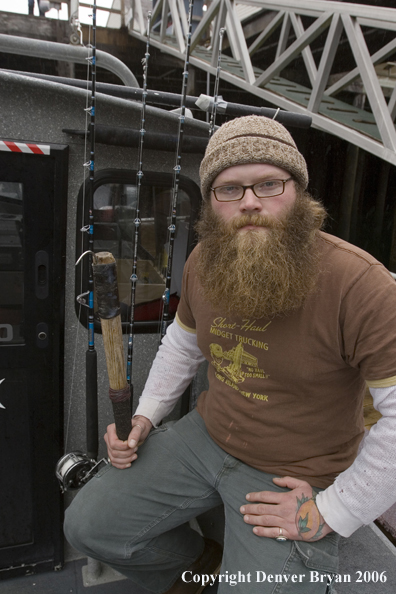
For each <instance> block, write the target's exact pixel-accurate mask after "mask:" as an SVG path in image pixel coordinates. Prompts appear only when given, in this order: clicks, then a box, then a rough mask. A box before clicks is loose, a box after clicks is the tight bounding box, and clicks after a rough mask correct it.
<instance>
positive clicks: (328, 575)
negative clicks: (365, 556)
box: [65, 116, 396, 594]
mask: <svg viewBox="0 0 396 594" xmlns="http://www.w3.org/2000/svg"><path fill="white" fill-rule="evenodd" d="M200 177H201V189H202V196H203V203H204V204H203V212H202V217H201V220H200V222H199V225H198V233H199V239H200V241H199V244H198V246H197V248H196V249H195V250H194V251H193V252H192V254H191V256H190V258H189V259H188V261H187V263H186V266H185V270H184V275H183V287H182V295H181V300H180V304H179V308H178V311H177V315H176V320H175V322H174V323H173V324H172V325H171V326H170V327H169V329H168V332H167V334H166V336H165V337H164V340H163V343H162V345H161V347H160V349H159V352H158V355H157V357H156V359H155V361H154V363H153V367H152V370H151V373H150V376H149V378H148V381H147V384H146V387H145V390H144V392H143V394H142V396H141V399H140V402H139V406H138V409H137V411H136V415H135V416H134V417H133V419H132V427H133V428H132V431H131V434H130V436H129V440H128V443H127V442H120V441H119V440H118V439H117V437H116V434H115V429H114V425H111V426H109V427H108V431H107V434H106V436H105V440H106V443H107V447H108V454H109V458H110V460H111V463H112V466H108V467H107V468H106V469H105V470H104V471H103V473H100V474H99V475H98V476H97V477H96V478H95V479H93V480H92V481H91V482H89V483H88V484H87V485H86V486H85V487H84V489H83V490H82V491H81V492H80V493H79V494H78V496H77V497H76V498H75V500H74V502H73V504H72V506H71V507H70V508H69V510H67V514H66V524H65V531H66V536H67V538H68V539H69V540H70V542H71V544H73V545H74V546H75V547H76V548H77V549H79V550H82V551H84V552H85V553H86V554H87V555H88V556H90V557H94V558H96V559H100V560H101V561H103V562H105V563H108V564H109V565H111V566H112V567H114V568H115V569H117V570H119V571H120V572H121V573H123V574H124V575H126V576H127V577H129V578H130V579H131V580H133V581H134V582H135V583H137V584H139V585H140V586H143V587H144V588H146V590H148V591H151V592H156V593H162V592H171V593H182V592H185V593H191V594H194V593H198V592H201V591H202V590H203V589H204V587H205V585H206V584H208V583H212V581H213V580H214V578H215V575H216V572H218V571H219V576H218V583H219V587H218V592H219V593H221V594H224V593H225V592H228V591H229V590H230V588H232V587H234V586H235V585H237V591H238V592H242V593H246V594H258V593H260V594H270V593H273V592H278V591H282V592H292V593H295V594H298V593H300V594H325V592H326V591H327V590H328V591H330V588H331V582H332V579H333V576H334V574H336V573H337V567H338V565H337V563H338V552H337V547H338V539H339V535H340V534H341V535H343V536H349V535H350V534H352V533H353V532H354V531H355V530H356V529H357V528H359V527H360V526H361V525H363V524H365V523H369V522H371V521H372V520H373V519H375V518H377V517H378V516H379V515H380V514H381V513H382V512H384V511H385V510H386V509H388V508H389V507H390V506H391V505H392V504H393V502H394V500H395V498H396V497H395V493H396V469H395V460H396V439H395V433H396V431H395V425H396V413H395V411H396V388H395V384H396V285H395V282H394V280H393V279H392V277H391V275H390V274H389V273H388V271H387V270H386V269H385V268H384V267H383V266H382V265H381V264H380V263H379V262H377V261H376V260H375V259H374V258H372V257H371V256H370V255H369V254H367V253H365V252H363V251H362V250H360V249H358V248H356V247H354V246H352V245H350V244H347V243H346V242H344V241H342V240H340V239H337V238H336V237H333V236H331V235H328V234H326V233H324V232H323V231H321V230H320V229H321V227H322V224H323V221H324V218H325V211H324V209H323V207H322V206H321V205H320V204H319V203H318V202H315V201H314V200H313V199H312V198H311V197H310V196H309V195H308V194H307V193H306V188H307V185H308V173H307V168H306V163H305V160H304V158H303V156H302V155H301V154H300V152H299V151H298V149H297V146H296V144H295V143H294V141H293V139H292V137H291V135H290V134H289V132H288V131H287V130H286V129H285V128H284V127H283V126H281V125H280V124H279V123H277V122H275V121H273V120H270V119H267V118H264V117H257V116H248V117H243V118H237V119H236V120H233V121H230V122H228V123H227V124H224V125H223V126H222V127H221V128H220V129H219V130H218V131H217V132H216V133H215V134H214V135H213V137H212V138H211V140H210V141H209V144H208V147H207V150H206V153H205V157H204V159H203V161H202V164H201V168H200ZM205 359H206V360H207V361H208V363H209V367H208V380H209V388H208V390H207V391H205V392H203V393H202V394H201V395H200V397H199V399H198V404H197V408H196V409H194V410H193V411H191V412H190V413H189V414H188V415H186V416H185V417H183V418H182V419H180V420H179V421H178V422H176V423H175V424H173V425H162V426H159V427H158V425H159V423H160V422H161V420H162V419H163V418H164V417H165V416H166V415H167V414H168V413H169V412H170V410H171V409H172V407H173V406H174V404H175V402H176V400H177V399H178V398H179V396H180V395H181V394H182V393H183V391H184V389H185V387H186V386H187V385H188V384H189V382H190V380H191V378H192V377H193V376H194V374H195V373H196V371H197V369H198V367H199V365H200V363H201V362H202V361H204V360H205ZM366 383H367V384H368V385H369V386H370V389H371V392H372V394H373V397H374V403H375V406H376V408H377V409H378V410H379V411H380V412H381V413H382V415H383V417H382V419H381V420H380V421H379V422H378V423H377V425H376V426H375V427H374V428H373V429H372V430H371V432H370V434H369V437H367V438H366V439H365V441H364V445H363V447H362V449H361V451H360V453H359V455H357V453H358V447H359V444H360V441H361V439H362V436H363V434H364V425H363V406H362V403H363V395H364V391H365V385H366ZM153 426H154V427H157V429H154V430H153V431H151V429H152V427H153ZM149 433H150V435H149ZM138 445H139V451H138V452H137V448H138ZM379 486H380V492H379V489H378V487H379ZM219 504H224V510H225V535H224V552H223V558H222V563H221V567H220V568H219V567H218V566H219V565H220V559H221V549H220V547H219V545H217V544H216V543H214V542H212V541H208V540H204V539H203V537H202V536H201V535H200V534H199V533H198V532H197V531H195V530H193V529H192V528H191V527H190V526H189V524H188V522H189V520H191V519H192V518H194V517H196V516H197V515H199V514H200V513H202V512H204V511H207V510H209V509H211V508H213V507H215V506H218V505H219ZM232 591H233V590H232Z"/></svg>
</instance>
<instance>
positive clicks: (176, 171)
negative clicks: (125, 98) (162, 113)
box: [160, 0, 194, 339]
mask: <svg viewBox="0 0 396 594" xmlns="http://www.w3.org/2000/svg"><path fill="white" fill-rule="evenodd" d="M193 8H194V0H190V2H189V9H188V33H187V44H186V57H185V62H184V71H183V84H182V93H181V102H180V115H179V134H178V140H177V148H176V163H175V166H174V168H173V187H172V200H171V223H170V225H169V227H168V231H169V235H168V262H167V267H166V279H165V292H164V294H163V296H162V300H163V308H162V316H161V328H160V338H161V339H162V338H163V337H164V336H165V333H166V329H167V327H168V323H169V301H170V288H171V280H172V267H173V251H174V245H175V237H176V210H177V200H178V196H179V180H180V170H181V154H182V149H183V135H184V121H185V113H186V97H187V82H188V67H189V61H190V48H191V36H192V13H193Z"/></svg>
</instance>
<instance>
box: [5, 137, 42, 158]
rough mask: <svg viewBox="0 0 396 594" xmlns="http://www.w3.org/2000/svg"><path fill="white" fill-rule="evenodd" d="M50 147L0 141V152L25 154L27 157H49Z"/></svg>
mask: <svg viewBox="0 0 396 594" xmlns="http://www.w3.org/2000/svg"><path fill="white" fill-rule="evenodd" d="M50 150H51V147H50V145H49V144H33V143H30V142H10V141H8V140H0V151H6V152H9V153H27V154H29V155H49V154H50Z"/></svg>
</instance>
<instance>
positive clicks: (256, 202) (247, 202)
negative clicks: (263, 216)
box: [240, 188, 263, 212]
mask: <svg viewBox="0 0 396 594" xmlns="http://www.w3.org/2000/svg"><path fill="white" fill-rule="evenodd" d="M262 208H263V203H262V201H261V200H260V198H257V196H256V194H255V193H254V192H253V190H252V188H247V189H246V190H245V194H244V196H243V198H242V200H241V201H240V210H241V211H242V212H252V211H256V212H260V211H261V210H262Z"/></svg>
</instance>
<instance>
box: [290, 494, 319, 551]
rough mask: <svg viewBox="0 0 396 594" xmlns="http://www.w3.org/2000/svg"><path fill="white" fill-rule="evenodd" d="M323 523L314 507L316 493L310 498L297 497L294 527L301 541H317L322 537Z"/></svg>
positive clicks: (315, 506)
mask: <svg viewBox="0 0 396 594" xmlns="http://www.w3.org/2000/svg"><path fill="white" fill-rule="evenodd" d="M324 525H325V521H324V519H323V517H322V515H321V513H320V511H319V510H318V508H317V505H316V493H315V492H314V491H312V497H305V495H304V493H303V495H302V498H301V499H299V498H298V497H297V511H296V526H297V530H298V533H299V535H300V536H301V538H302V539H303V540H318V539H319V538H321V536H322V530H323V526H324Z"/></svg>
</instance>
